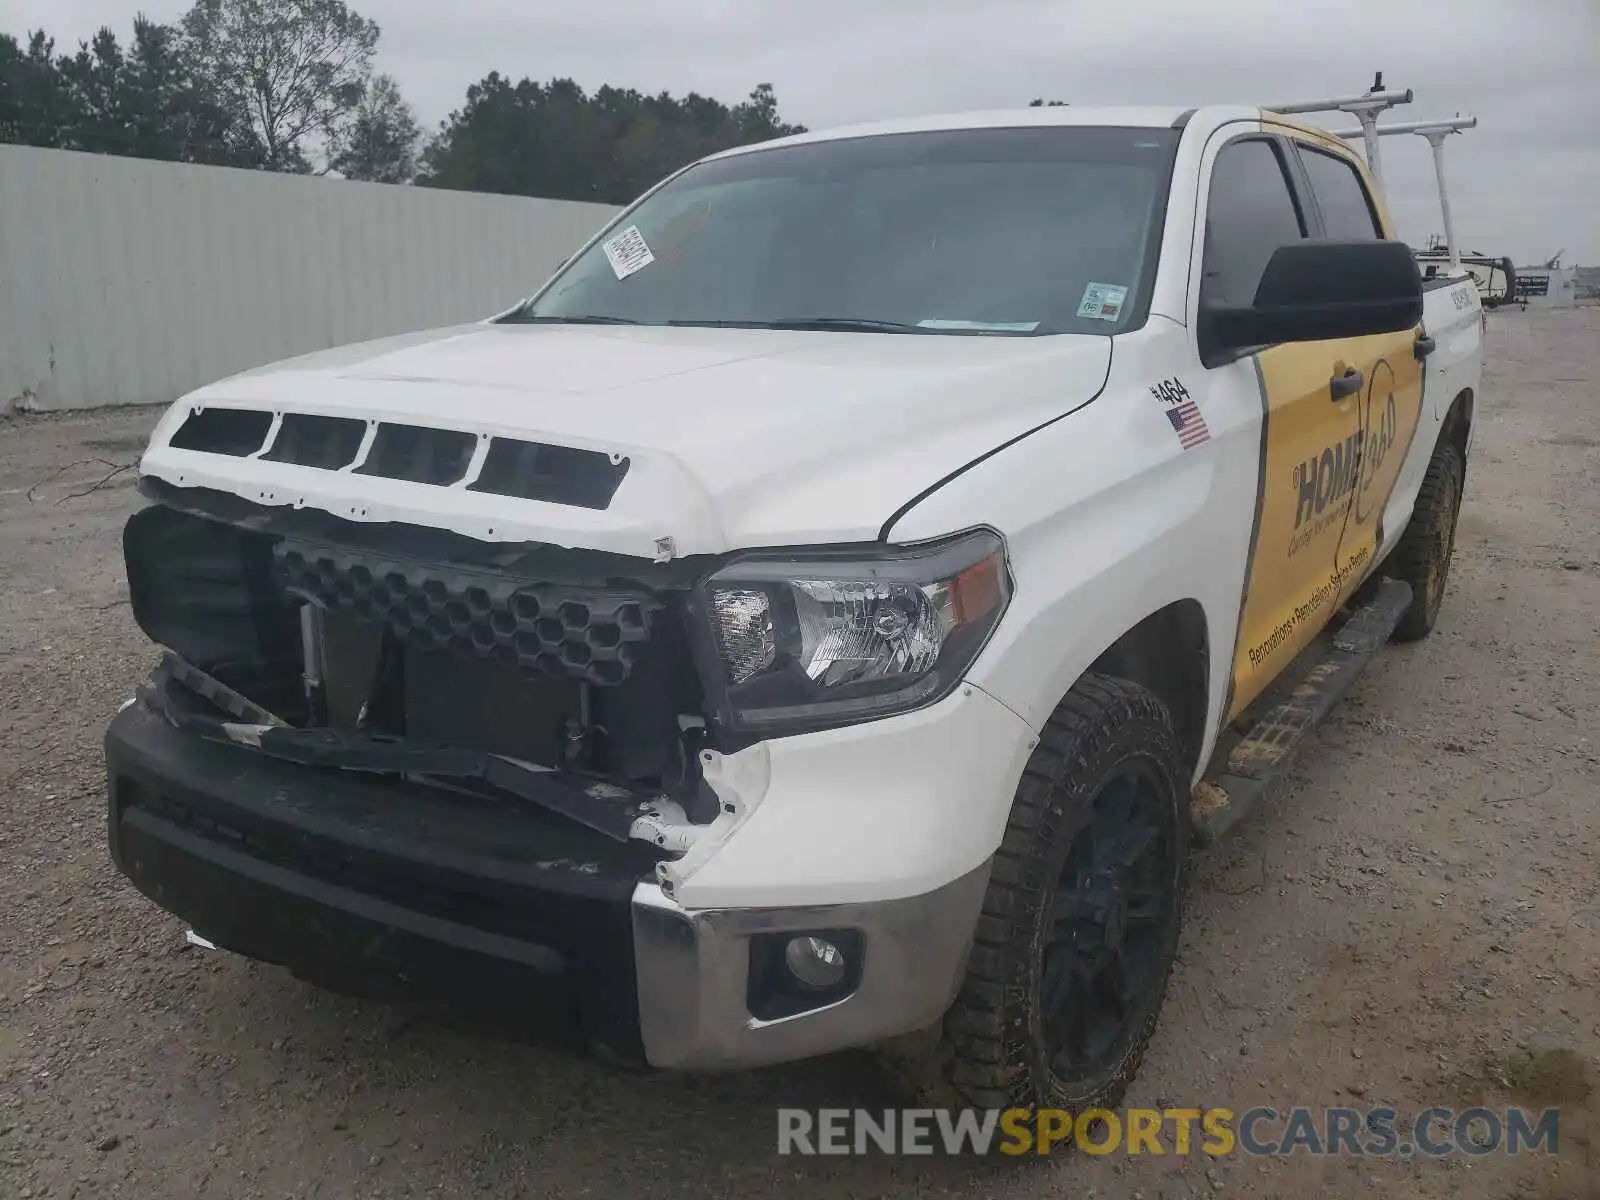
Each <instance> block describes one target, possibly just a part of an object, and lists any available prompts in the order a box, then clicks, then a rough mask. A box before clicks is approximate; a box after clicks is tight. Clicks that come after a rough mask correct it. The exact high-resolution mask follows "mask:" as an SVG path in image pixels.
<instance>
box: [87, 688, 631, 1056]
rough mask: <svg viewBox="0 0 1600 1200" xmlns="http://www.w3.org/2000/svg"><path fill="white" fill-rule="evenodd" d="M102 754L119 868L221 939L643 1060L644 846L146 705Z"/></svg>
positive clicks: (267, 957) (303, 967)
mask: <svg viewBox="0 0 1600 1200" xmlns="http://www.w3.org/2000/svg"><path fill="white" fill-rule="evenodd" d="M106 761H107V774H108V785H109V809H108V819H109V836H110V844H111V855H112V858H113V860H114V861H115V863H116V865H117V867H118V869H119V870H121V871H122V872H123V874H125V875H126V876H127V877H128V878H129V879H130V880H131V881H132V882H133V883H134V885H135V886H136V887H138V888H139V890H140V891H141V892H143V893H144V894H145V895H146V896H148V897H149V898H150V899H152V900H153V901H155V902H156V903H157V904H159V905H160V906H161V907H162V908H164V909H166V910H167V911H169V912H171V913H174V914H176V915H177V916H179V917H181V918H182V919H183V920H185V921H187V922H188V923H189V924H190V925H191V926H192V927H193V928H194V929H195V931H196V932H197V933H199V934H200V935H201V936H203V937H205V938H206V939H207V940H209V941H211V942H214V943H215V944H216V945H218V946H220V947H223V948H225V949H229V950H233V951H235V952H237V953H240V954H243V955H246V956H248V957H251V958H256V959H261V960H263V961H266V962H271V963H277V964H280V965H283V966H286V967H288V968H290V969H291V970H293V971H294V972H295V973H296V974H299V975H303V976H306V977H308V978H311V979H317V980H321V981H324V982H329V983H333V984H335V985H345V986H351V987H357V988H361V989H369V988H377V989H379V990H383V991H394V990H399V991H402V992H409V993H415V994H420V995H425V996H437V997H442V998H444V999H447V1000H450V1001H452V1002H462V1003H466V1004H468V1005H470V1006H475V1007H476V1006H482V1005H485V1004H487V1005H488V1006H490V1007H492V1008H494V1009H495V1010H497V1011H500V1012H512V1013H520V1014H525V1015H526V1017H527V1019H528V1020H529V1022H530V1023H534V1024H537V1025H539V1026H548V1027H549V1028H550V1029H552V1030H555V1029H558V1028H560V1029H567V1028H570V1029H571V1030H573V1031H574V1032H577V1033H579V1034H581V1035H582V1036H583V1037H585V1038H587V1039H589V1040H592V1041H595V1042H599V1043H601V1044H603V1045H605V1046H607V1047H608V1048H609V1049H610V1050H611V1051H613V1052H614V1053H616V1054H617V1055H619V1056H621V1057H624V1058H627V1059H630V1060H637V1059H639V1058H641V1057H642V1046H641V1044H640V1034H639V1010H638V990H637V983H636V980H635V977H634V947H633V929H632V922H631V910H630V903H631V899H632V896H633V891H634V888H635V886H636V885H637V883H638V881H639V880H640V878H641V877H644V876H646V875H647V874H648V872H649V870H650V867H651V864H652V859H651V857H650V855H649V853H648V851H647V850H646V849H645V848H644V847H642V846H626V845H619V844H618V843H617V842H615V841H613V840H611V839H609V838H606V837H604V836H602V835H600V834H597V833H594V832H592V831H590V830H587V829H583V828H581V827H578V826H575V825H573V824H572V823H571V822H569V821H566V820H564V819H563V818H561V817H558V816H555V815H553V814H550V813H546V812H544V811H542V810H538V809H535V808H533V806H530V805H528V804H526V803H522V802H507V803H504V804H501V803H498V802H495V801H487V800H484V799H482V798H480V797H476V796H467V795H462V794H458V793H455V792H450V791H444V790H441V789H437V788H430V787H424V786H419V785H412V784H406V783H400V782H397V781H394V780H391V779H387V778H382V777H378V776H372V775H363V774H360V773H356V772H352V771H340V770H329V769H327V768H317V767H307V766H301V765H298V764H294V763H288V762H283V761H279V760H275V759H272V758H269V757H267V756H265V755H262V754H259V753H256V752H254V751H252V750H250V749H248V748H245V747H235V746H228V745H222V744H218V743H215V742H211V741H207V740H205V739H202V738H200V737H198V736H196V735H194V734H193V733H189V732H185V731H181V730H179V729H176V728H174V727H173V726H172V725H171V724H170V723H168V722H167V721H166V720H164V719H163V718H162V717H160V716H158V715H157V714H155V713H153V712H152V711H150V710H149V709H147V708H145V707H144V706H142V705H140V704H134V705H130V706H129V707H127V708H125V709H124V710H123V711H122V712H120V713H119V714H118V715H117V717H116V718H115V720H113V722H112V723H111V727H110V729H109V730H108V731H107V734H106Z"/></svg>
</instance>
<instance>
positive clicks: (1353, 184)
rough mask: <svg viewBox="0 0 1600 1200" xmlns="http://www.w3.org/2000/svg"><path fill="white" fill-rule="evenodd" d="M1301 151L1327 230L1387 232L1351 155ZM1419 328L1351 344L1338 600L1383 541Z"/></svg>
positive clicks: (1361, 234)
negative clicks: (1351, 397) (1352, 421)
mask: <svg viewBox="0 0 1600 1200" xmlns="http://www.w3.org/2000/svg"><path fill="white" fill-rule="evenodd" d="M1295 151H1296V154H1297V156H1298V158H1299V160H1300V164H1301V166H1302V168H1303V169H1304V172H1305V179H1306V182H1307V183H1308V184H1309V186H1310V191H1311V200H1312V207H1313V208H1314V209H1315V212H1316V216H1317V227H1318V229H1319V231H1320V234H1321V236H1323V237H1326V238H1330V239H1333V240H1337V241H1365V240H1370V239H1382V238H1384V237H1385V236H1386V233H1385V221H1384V219H1383V216H1382V212H1381V210H1380V209H1379V207H1378V205H1377V204H1375V203H1374V202H1373V197H1372V195H1371V193H1370V192H1369V191H1368V190H1367V186H1366V181H1365V180H1364V179H1363V178H1362V175H1361V172H1360V171H1359V169H1358V168H1357V167H1356V165H1355V163H1354V161H1353V159H1352V158H1351V157H1349V156H1348V155H1347V154H1345V153H1343V152H1341V151H1342V148H1341V149H1340V150H1337V151H1336V150H1335V149H1333V148H1332V147H1327V146H1321V145H1316V144H1312V143H1310V142H1308V141H1306V140H1300V141H1297V142H1296V145H1295ZM1416 339H1417V331H1416V330H1414V329H1407V330H1402V331H1400V332H1399V333H1384V334H1377V335H1374V336H1372V337H1365V338H1358V339H1356V340H1355V342H1354V343H1353V346H1354V349H1353V355H1354V359H1355V363H1356V366H1357V367H1358V368H1359V370H1360V371H1361V374H1362V387H1361V390H1360V395H1359V403H1358V404H1357V406H1356V415H1357V419H1358V421H1359V423H1360V438H1361V440H1360V447H1361V453H1360V473H1359V477H1358V479H1357V480H1356V485H1355V489H1354V492H1353V494H1352V496H1351V498H1350V503H1349V505H1348V507H1347V509H1346V512H1345V518H1344V521H1343V529H1342V531H1341V537H1340V541H1339V547H1338V551H1337V571H1338V574H1339V580H1340V587H1339V599H1341V600H1342V599H1344V598H1345V597H1347V596H1348V595H1349V594H1350V593H1351V592H1352V591H1353V590H1354V589H1355V588H1356V586H1357V585H1359V584H1360V582H1361V580H1362V579H1363V578H1364V577H1365V576H1366V574H1367V573H1368V572H1369V571H1370V570H1371V568H1372V567H1373V566H1374V565H1375V564H1374V563H1373V561H1372V560H1373V557H1374V556H1375V555H1376V554H1377V552H1378V547H1379V546H1380V545H1382V543H1383V534H1384V530H1383V528H1382V525H1383V513H1384V510H1385V508H1386V507H1387V505H1388V502H1389V497H1390V494H1391V493H1392V492H1393V491H1394V486H1395V481H1396V480H1397V479H1398V478H1399V475H1400V467H1401V465H1402V464H1403V463H1404V462H1405V460H1406V454H1407V452H1408V451H1409V450H1410V449H1411V441H1412V439H1413V438H1414V437H1415V436H1416V433H1417V425H1418V423H1419V422H1420V420H1421V417H1422V378H1423V365H1422V362H1421V361H1420V360H1419V359H1418V358H1417V357H1416V353H1415V346H1416Z"/></svg>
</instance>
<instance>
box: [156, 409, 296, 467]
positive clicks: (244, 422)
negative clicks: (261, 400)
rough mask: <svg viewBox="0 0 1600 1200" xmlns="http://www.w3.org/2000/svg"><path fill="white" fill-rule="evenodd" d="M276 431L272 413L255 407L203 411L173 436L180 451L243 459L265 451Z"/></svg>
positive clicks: (193, 414) (194, 414) (191, 414)
mask: <svg viewBox="0 0 1600 1200" xmlns="http://www.w3.org/2000/svg"><path fill="white" fill-rule="evenodd" d="M271 428H272V414H271V413H269V412H261V411H259V410H258V409H252V408H201V409H197V410H195V411H194V412H191V413H190V414H189V416H188V419H186V420H185V421H184V423H183V424H182V425H180V426H178V432H177V433H175V434H173V435H172V446H173V448H174V449H176V450H197V451H199V452H200V453H202V454H226V455H228V456H230V457H232V458H243V457H244V456H245V455H247V454H254V453H255V452H256V451H257V450H259V449H261V443H263V442H264V441H266V440H267V430H269V429H271Z"/></svg>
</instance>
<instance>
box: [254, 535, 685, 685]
mask: <svg viewBox="0 0 1600 1200" xmlns="http://www.w3.org/2000/svg"><path fill="white" fill-rule="evenodd" d="M273 560H274V565H275V568H276V570H277V573H278V579H279V582H280V583H281V584H282V586H283V587H284V589H285V590H286V591H288V592H290V593H291V594H294V595H300V596H304V597H307V598H309V599H312V600H315V601H317V602H319V603H321V604H323V605H324V606H326V607H328V608H330V609H340V610H344V611H347V612H352V613H355V614H356V615H357V616H360V617H363V618H365V619H366V620H369V621H372V622H375V623H377V624H379V625H382V626H385V627H387V628H388V629H391V630H393V631H394V633H395V635H396V636H397V637H399V638H401V639H402V640H404V641H406V642H409V643H411V644H412V645H415V646H418V647H421V648H423V649H449V650H454V651H456V652H458V653H461V654H466V655H474V656H477V657H479V658H490V659H496V660H498V661H500V662H504V663H508V664H512V665H515V666H517V667H520V668H522V669H524V670H529V671H541V672H544V673H545V674H548V675H554V676H557V677H560V678H569V679H580V680H583V681H585V682H588V683H593V684H597V685H599V686H601V687H615V686H617V685H618V684H621V683H623V682H624V681H625V680H626V679H627V678H628V674H629V672H630V671H631V670H632V668H633V664H634V661H635V655H636V654H637V652H638V650H639V648H640V647H641V646H642V645H643V644H644V643H645V642H646V641H647V640H648V639H649V636H650V621H651V619H652V617H653V616H654V614H655V612H656V610H657V609H659V607H660V604H659V602H658V601H656V600H654V599H653V598H652V597H650V596H649V595H648V594H646V593H643V592H616V591H599V590H591V589H583V588H575V587H569V586H566V585H560V584H550V583H540V582H537V581H532V580H527V579H519V578H516V577H515V576H507V575H503V574H498V573H495V572H491V571H478V570H473V569H472V568H467V567H441V566H438V565H434V564H424V563H416V562H409V561H406V560H403V559H395V558H386V557H383V556H379V555H373V554H367V553H365V552H360V551H352V550H347V549H343V548H335V547H328V546H320V545H307V544H302V543H296V542H292V541H284V542H280V543H279V544H278V545H277V546H276V547H275V548H274V550H273Z"/></svg>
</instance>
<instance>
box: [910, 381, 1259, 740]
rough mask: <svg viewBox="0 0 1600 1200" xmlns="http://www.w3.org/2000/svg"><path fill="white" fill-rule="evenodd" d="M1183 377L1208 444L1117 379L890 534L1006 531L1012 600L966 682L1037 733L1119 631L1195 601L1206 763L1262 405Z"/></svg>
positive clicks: (1247, 525) (1243, 551) (1226, 664)
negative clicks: (1205, 653) (1201, 637)
mask: <svg viewBox="0 0 1600 1200" xmlns="http://www.w3.org/2000/svg"><path fill="white" fill-rule="evenodd" d="M1130 383H1132V381H1130ZM1189 386H1190V388H1191V389H1192V390H1194V391H1195V392H1196V394H1197V400H1198V402H1199V403H1200V405H1201V408H1202V410H1203V411H1204V413H1205V418H1206V421H1207V423H1208V426H1209V427H1210V429H1211V433H1212V436H1211V439H1210V440H1209V441H1208V442H1206V443H1205V444H1203V445H1201V446H1198V447H1195V448H1193V449H1190V450H1183V449H1182V448H1181V447H1180V445H1179V443H1178V441H1177V439H1176V437H1175V436H1174V434H1173V429H1172V427H1171V425H1170V424H1169V423H1168V421H1167V420H1166V416H1165V413H1164V411H1163V410H1162V408H1161V407H1160V406H1159V405H1157V404H1154V403H1152V402H1151V399H1150V396H1149V394H1148V388H1147V387H1138V386H1137V385H1133V386H1130V385H1129V384H1125V385H1124V386H1123V387H1121V388H1112V387H1110V386H1108V388H1107V391H1106V394H1104V395H1102V396H1101V398H1100V399H1099V400H1097V401H1096V402H1095V403H1094V404H1092V405H1089V406H1088V407H1087V408H1085V409H1083V410H1081V411H1079V412H1077V413H1075V414H1073V415H1072V416H1070V417H1067V418H1065V419H1064V420H1061V421H1058V422H1056V423H1055V424H1054V425H1051V426H1049V427H1047V428H1045V429H1042V430H1040V431H1038V432H1037V433H1034V434H1032V435H1030V436H1029V437H1027V438H1025V439H1023V440H1022V441H1020V442H1018V443H1016V444H1015V445H1013V446H1010V447H1008V448H1007V449H1005V450H1004V451H1002V452H1000V453H999V454H996V455H994V456H993V457H991V458H989V459H988V460H986V461H984V462H982V463H980V464H978V465H976V466H974V467H973V468H971V469H970V470H968V471H966V472H965V473H963V474H962V475H960V476H958V477H957V478H956V479H954V480H951V481H950V482H949V483H947V484H946V485H945V486H944V487H942V488H940V489H939V490H938V491H937V492H935V493H933V494H932V495H930V496H928V497H927V498H925V499H924V500H923V501H922V502H921V503H919V504H918V505H917V506H916V507H915V508H913V509H911V510H910V511H909V512H907V513H906V514H904V516H903V517H902V518H901V520H899V521H898V522H897V523H896V524H895V526H894V527H893V529H892V530H891V531H890V540H892V541H895V542H911V541H917V540H920V539H923V538H929V537H934V536H937V535H939V534H942V533H949V532H951V531H953V530H956V529H961V528H969V527H971V526H974V525H978V524H987V525H991V526H993V527H994V528H995V529H998V530H999V531H1000V532H1001V533H1002V534H1003V535H1004V536H1005V538H1006V546H1007V553H1008V555H1009V557H1010V561H1011V568H1012V571H1013V574H1014V577H1015V581H1016V591H1015V595H1014V597H1013V599H1012V602H1011V607H1010V609H1009V610H1008V611H1007V613H1006V616H1005V618H1004V619H1003V620H1002V622H1001V624H1000V627H999V628H998V629H997V630H996V631H995V635H994V637H993V638H992V639H991V640H990V642H989V644H988V645H987V646H986V647H985V648H984V651H983V653H982V654H981V655H980V656H979V658H978V660H977V661H976V662H975V663H974V664H973V667H972V669H971V670H970V671H969V672H968V676H967V677H968V678H969V679H970V680H971V681H972V682H973V683H975V684H977V685H978V686H979V687H981V688H983V689H984V690H985V691H986V692H988V693H989V694H990V695H992V696H994V697H995V698H996V699H998V700H999V701H1000V702H1001V703H1003V704H1005V705H1006V706H1008V707H1009V708H1011V709H1012V710H1013V711H1014V712H1016V713H1017V714H1018V715H1019V716H1020V717H1022V719H1023V720H1024V721H1025V722H1026V723H1027V724H1028V725H1029V726H1030V727H1032V728H1033V729H1034V730H1036V731H1037V730H1038V729H1039V728H1041V727H1042V726H1043V724H1044V722H1045V721H1046V720H1047V719H1048V718H1049V716H1050V714H1051V713H1052V712H1053V711H1054V710H1055V707H1056V705H1057V704H1058V703H1059V702H1060V700H1061V698H1062V697H1063V696H1064V695H1065V694H1066V693H1067V692H1068V691H1069V690H1070V689H1071V688H1072V686H1073V684H1074V683H1075V682H1076V681H1077V680H1078V678H1079V677H1080V676H1081V675H1082V674H1083V673H1084V672H1085V671H1086V670H1088V668H1089V666H1090V665H1091V664H1092V663H1093V662H1094V661H1095V660H1096V659H1097V658H1098V657H1100V655H1101V654H1102V653H1103V652H1104V651H1105V650H1106V649H1107V648H1108V647H1110V646H1111V645H1112V644H1113V643H1114V642H1116V640H1117V639H1118V638H1119V637H1121V636H1122V635H1123V634H1124V633H1126V632H1127V631H1128V630H1130V629H1132V628H1133V627H1134V626H1135V625H1137V624H1138V623H1139V622H1140V621H1141V620H1143V619H1144V618H1145V617H1147V616H1149V615H1150V614H1151V613H1154V612H1156V611H1158V610H1160V609H1162V608H1164V607H1166V606H1167V605H1169V604H1172V603H1174V602H1176V601H1178V600H1184V599H1192V600H1195V601H1197V602H1198V603H1199V604H1200V606H1201V608H1202V610H1203V611H1204V614H1205V619H1206V627H1207V631H1208V637H1207V644H1208V647H1209V654H1210V671H1209V674H1208V679H1209V696H1208V717H1207V722H1206V732H1205V738H1204V745H1203V753H1202V755H1201V759H1200V761H1201V762H1202V763H1203V762H1204V761H1205V757H1206V755H1207V754H1208V753H1209V751H1210V747H1211V746H1212V744H1213V743H1214V740H1215V735H1216V722H1217V714H1218V713H1219V712H1220V711H1221V710H1222V708H1223V707H1224V696H1225V695H1226V690H1227V686H1228V682H1229V676H1230V664H1231V661H1232V654H1233V646H1234V641H1235V639H1236V636H1237V625H1238V613H1239V604H1240V599H1241V594H1242V586H1243V580H1244V572H1245V559H1246V555H1247V553H1248V547H1249V540H1250V530H1251V523H1252V518H1253V514H1254V511H1255V498H1256V485H1257V475H1258V472H1259V467H1258V463H1259V446H1260V424H1259V421H1260V400H1259V397H1258V395H1252V394H1248V393H1246V392H1245V391H1243V390H1242V389H1225V388H1223V387H1220V386H1213V387H1209V388H1208V392H1209V394H1205V395H1202V394H1200V392H1201V389H1202V387H1203V386H1205V385H1203V384H1199V383H1198V381H1197V382H1190V383H1189ZM1235 392H1236V393H1237V394H1234V393H1235Z"/></svg>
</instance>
